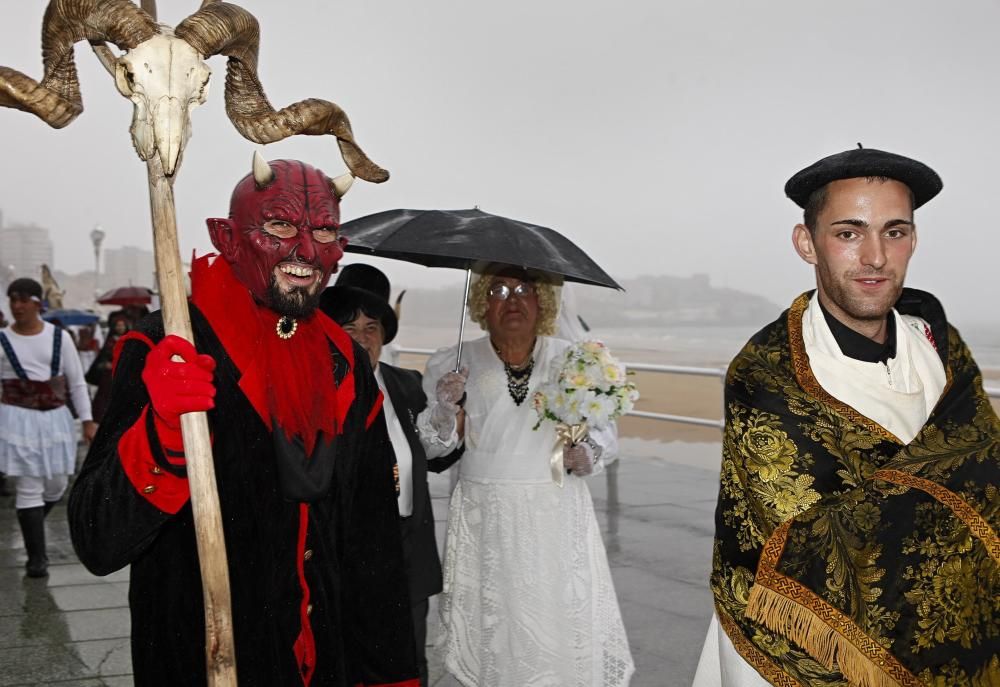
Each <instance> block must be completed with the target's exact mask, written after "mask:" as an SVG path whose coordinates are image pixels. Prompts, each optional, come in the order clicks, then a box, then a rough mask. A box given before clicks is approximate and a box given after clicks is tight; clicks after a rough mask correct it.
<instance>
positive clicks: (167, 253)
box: [146, 155, 236, 687]
mask: <svg viewBox="0 0 1000 687" xmlns="http://www.w3.org/2000/svg"><path fill="white" fill-rule="evenodd" d="M146 170H147V172H148V176H149V206H150V210H151V212H152V215H153V247H154V251H155V255H156V273H157V277H158V280H159V285H160V299H161V306H162V310H163V328H164V333H166V334H176V335H177V336H180V337H181V338H184V339H187V340H188V341H191V342H194V333H193V332H192V330H191V317H190V316H189V314H188V307H187V294H186V293H185V289H184V269H183V265H182V264H181V255H180V249H179V247H178V243H177V216H176V212H175V209H174V186H173V180H172V179H169V178H167V177H166V176H165V175H164V174H163V168H162V166H161V165H160V157H159V156H158V155H153V156H152V157H150V158H149V160H148V161H147V162H146ZM181 434H182V436H183V439H184V455H185V457H186V459H187V474H188V485H189V487H190V489H191V510H192V511H193V512H194V529H195V540H196V541H197V545H198V562H199V564H200V567H201V585H202V597H203V599H204V606H205V652H206V656H205V659H206V667H207V677H208V685H209V687H233V686H235V685H236V651H235V646H234V643H233V620H232V611H231V608H230V596H229V565H228V564H227V562H226V543H225V541H224V539H223V533H222V512H221V510H220V508H219V493H218V491H217V489H216V486H215V464H214V462H213V460H212V444H211V441H210V439H209V433H208V416H207V415H206V414H205V413H203V412H196V413H185V414H183V415H181Z"/></svg>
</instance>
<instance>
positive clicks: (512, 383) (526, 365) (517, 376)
mask: <svg viewBox="0 0 1000 687" xmlns="http://www.w3.org/2000/svg"><path fill="white" fill-rule="evenodd" d="M490 345H491V346H493V350H494V352H496V354H497V357H498V358H499V359H500V362H502V363H503V371H504V372H505V373H506V374H507V392H508V393H509V394H510V397H511V398H512V399H514V405H518V406H519V405H521V404H522V403H524V399H526V398H527V397H528V382H530V381H531V371H532V370H534V369H535V354H534V350H535V344H534V343H532V344H531V350H532V353H531V355H529V356H528V360H527V361H526V362H523V363H521V364H520V365H512V364H510V363H508V362H507V361H506V360H504V359H503V356H502V355H500V349H499V348H497V347H496V344H494V343H493V341H492V340H491V341H490Z"/></svg>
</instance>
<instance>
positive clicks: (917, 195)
mask: <svg viewBox="0 0 1000 687" xmlns="http://www.w3.org/2000/svg"><path fill="white" fill-rule="evenodd" d="M858 177H887V178H889V179H895V180H896V181H899V182H902V183H904V184H906V185H907V186H908V187H909V188H910V191H912V192H913V209H914V210H916V209H917V208H918V207H920V206H921V205H923V204H924V203H926V202H927V201H928V200H930V199H931V198H933V197H934V196H936V195H937V194H938V193H940V192H941V187H942V186H943V184H942V183H941V177H939V176H938V175H937V172H935V171H934V170H933V169H931V168H930V167H928V166H927V165H925V164H924V163H923V162H918V161H917V160H913V159H910V158H908V157H903V156H902V155H896V154H895V153H887V152H885V151H884V150H875V149H874V148H853V149H851V150H845V151H844V152H842V153H837V154H836V155H831V156H829V157H824V158H823V159H822V160H820V161H819V162H814V163H813V164H811V165H809V166H808V167H806V168H805V169H803V170H802V171H801V172H797V173H796V174H795V176H793V177H792V178H791V179H789V180H788V183H787V184H785V195H787V196H788V197H789V198H791V199H792V200H793V201H794V202H795V204H796V205H798V206H799V207H800V208H804V207H805V206H806V203H807V202H808V200H809V196H810V195H811V194H812V192H813V191H815V190H816V189H818V188H822V187H823V186H826V185H827V184H829V183H830V182H831V181H837V180H838V179H855V178H858Z"/></svg>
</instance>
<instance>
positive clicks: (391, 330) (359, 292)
mask: <svg viewBox="0 0 1000 687" xmlns="http://www.w3.org/2000/svg"><path fill="white" fill-rule="evenodd" d="M319 309H320V310H322V311H323V312H325V313H326V314H327V315H328V316H329V317H330V319H332V320H333V321H334V322H336V323H337V324H339V325H345V324H347V323H348V322H351V321H353V320H354V319H356V318H357V316H358V313H364V314H365V315H366V316H368V317H371V318H374V319H377V320H378V321H379V322H381V323H382V328H383V329H384V330H385V337H384V338H383V339H382V343H383V344H387V343H389V342H390V341H392V340H393V339H394V338H396V331H397V330H398V329H399V322H398V321H397V320H396V313H395V312H393V309H392V306H390V305H389V279H388V277H386V276H385V275H384V274H383V273H382V271H381V270H379V269H378V268H376V267H372V266H371V265H365V264H362V263H353V264H351V265H348V266H346V267H344V268H343V269H342V270H340V274H339V275H338V276H337V281H336V282H335V283H334V285H333V286H331V287H329V288H327V289H326V290H325V291H323V294H322V295H321V296H320V298H319Z"/></svg>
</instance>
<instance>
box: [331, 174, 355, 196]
mask: <svg viewBox="0 0 1000 687" xmlns="http://www.w3.org/2000/svg"><path fill="white" fill-rule="evenodd" d="M353 183H354V176H353V175H351V174H341V175H340V176H339V177H337V178H336V179H331V180H330V188H332V189H333V195H335V196H337V197H338V198H343V197H344V194H346V193H347V192H348V191H350V190H351V185H352V184H353Z"/></svg>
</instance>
